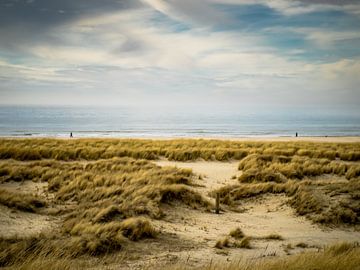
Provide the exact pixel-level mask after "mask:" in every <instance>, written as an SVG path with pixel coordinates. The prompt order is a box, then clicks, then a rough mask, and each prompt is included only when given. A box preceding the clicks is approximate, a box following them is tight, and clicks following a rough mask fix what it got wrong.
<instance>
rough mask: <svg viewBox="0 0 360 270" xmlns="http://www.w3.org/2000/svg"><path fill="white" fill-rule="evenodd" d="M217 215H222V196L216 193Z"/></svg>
mask: <svg viewBox="0 0 360 270" xmlns="http://www.w3.org/2000/svg"><path fill="white" fill-rule="evenodd" d="M215 213H216V214H219V213H220V194H219V193H216V208H215Z"/></svg>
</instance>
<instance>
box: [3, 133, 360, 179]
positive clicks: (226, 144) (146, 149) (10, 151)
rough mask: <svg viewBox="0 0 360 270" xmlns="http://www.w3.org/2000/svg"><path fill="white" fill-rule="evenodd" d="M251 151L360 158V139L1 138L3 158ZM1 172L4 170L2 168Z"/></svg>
mask: <svg viewBox="0 0 360 270" xmlns="http://www.w3.org/2000/svg"><path fill="white" fill-rule="evenodd" d="M250 154H264V155H275V156H285V157H289V156H294V155H297V156H302V157H308V158H325V159H328V160H335V159H340V160H344V161H358V160H360V143H336V144H335V143H314V142H241V141H223V140H201V139H179V140H141V139H74V140H61V139H16V140H14V139H0V159H16V160H40V159H56V160H63V161H69V160H98V159H109V158H112V157H132V158H136V159H138V158H141V159H148V160H152V159H156V158H159V157H165V158H167V159H169V160H177V161H186V160H196V159H199V158H202V159H204V160H220V161H225V160H228V159H235V160H241V159H243V158H244V157H246V156H248V155H250ZM0 175H1V170H0Z"/></svg>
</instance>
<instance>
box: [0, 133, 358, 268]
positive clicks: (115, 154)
mask: <svg viewBox="0 0 360 270" xmlns="http://www.w3.org/2000/svg"><path fill="white" fill-rule="evenodd" d="M134 139H136V138H134ZM213 139H214V138H206V139H204V138H201V140H199V138H198V139H195V138H193V139H189V138H184V140H182V139H179V138H176V140H173V139H172V138H166V139H164V138H151V140H141V139H136V140H133V139H128V138H126V139H125V138H124V139H114V138H106V139H103V138H84V139H82V138H76V137H75V138H72V139H69V138H60V140H58V139H54V138H45V139H44V138H6V139H3V140H2V148H1V150H0V154H1V155H3V156H2V159H0V169H1V172H2V174H1V176H0V180H1V181H0V202H1V205H0V208H1V216H0V237H2V238H3V239H13V238H14V237H18V236H20V237H38V235H43V234H50V235H52V234H53V233H54V232H56V235H62V234H63V230H64V229H63V228H64V226H65V225H66V224H67V223H66V222H67V219H68V217H69V216H68V214H67V213H72V211H74V212H73V213H76V214H72V216H73V217H74V218H77V217H80V218H79V219H76V220H75V221H73V222H74V223H73V224H74V225H72V226H74V228H73V229H72V231H74V230H80V233H79V232H78V231H77V232H76V234H74V235H70V236H66V235H67V234H65V235H64V236H63V237H70V238H69V239H68V240H67V242H69V243H72V242H71V241H74V240H72V239H73V238H74V237H75V238H76V237H80V236H81V235H82V234H81V230H84V231H86V235H88V234H89V232H90V233H91V230H92V229H91V228H92V226H97V227H95V228H97V229H96V230H97V231H99V230H105V229H106V230H112V229H111V228H112V227H110V226H107V223H109V224H112V226H115V224H118V225H119V226H122V225H121V224H123V223H124V224H127V223H126V222H128V221H127V219H126V218H125V219H124V217H123V214H121V215H120V214H119V213H121V211H125V212H124V213H127V214H126V215H129V216H130V218H129V220H133V219H132V218H140V220H142V221H141V222H145V221H143V218H145V219H146V220H147V221H146V222H149V224H151V231H154V232H156V234H155V233H154V235H156V236H152V237H149V238H147V237H146V236H139V240H136V241H133V240H131V239H128V240H126V241H125V240H121V241H122V242H121V246H122V248H123V249H124V251H121V250H120V251H117V250H114V251H113V252H112V254H113V255H111V256H112V257H111V258H113V259H109V261H108V262H106V264H107V265H109V267H110V268H109V269H117V268H118V267H120V266H121V267H122V268H123V269H144V268H147V269H159V268H166V267H169V266H170V265H173V264H177V265H186V267H189V268H191V267H201V266H204V265H206V264H208V263H209V258H212V261H214V262H216V263H220V264H223V263H225V264H226V263H235V262H238V261H239V260H240V259H241V260H260V259H262V258H286V257H288V256H290V257H291V256H295V254H302V253H304V252H313V251H315V252H320V251H322V250H323V249H324V247H325V246H327V245H334V244H337V243H339V242H348V243H352V242H354V241H355V242H356V241H360V232H359V222H358V217H357V214H356V213H355V212H349V211H350V210H349V209H354V211H356V209H357V202H356V200H354V199H352V198H356V196H357V195H356V194H357V193H356V192H358V186H357V181H358V180H357V179H358V178H357V175H358V166H359V160H358V158H359V156H358V154H357V153H358V152H359V144H358V142H360V137H298V138H294V137H267V138H253V137H252V138H232V139H231V140H229V139H227V138H221V139H219V138H216V139H217V140H215V141H214V140H213ZM272 142H274V144H273V143H272ZM304 142H306V143H305V144H304ZM325 142H326V143H329V144H324V143H325ZM209 145H210V148H209ZM304 147H305V148H304ZM149 149H150V150H149ZM161 149H162V150H161ZM119 151H120V152H119ZM149 151H150V152H149ZM151 153H152V154H151ZM192 155H196V156H192ZM144 158H145V159H148V160H144ZM304 164H307V165H306V166H305V165H304ZM134 166H135V167H134ZM270 170H271V171H270ZM139 171H140V172H139ZM254 171H255V173H254ZM162 174H165V175H166V176H165V177H161V175H162ZM159 175H160V176H159ZM179 175H183V176H179ZM124 179H125V180H124ZM176 179H177V180H176ZM123 181H129V182H128V183H127V182H125V183H127V184H126V185H125V186H124V184H122V183H123ZM144 181H145V182H144ZM149 181H154V183H153V184H149V183H148V182H149ZM168 181H170V182H168ZM172 181H174V182H172ZM180 187H181V189H180V190H181V191H177V189H178V188H180ZM152 189H153V190H152ZM127 190H129V191H127ZM159 190H165V191H163V192H164V193H163V194H169V195H161V196H165V197H160V199H155V198H156V196H157V195H156V196H155V195H154V194H159ZM276 190H279V191H276ZM291 190H293V191H291ZM137 191H139V192H137ZM147 192H150V193H149V195H146V194H147ZM177 192H179V193H177ZM214 192H215V193H216V192H217V193H219V194H220V193H221V194H223V195H221V196H222V197H221V203H220V208H221V210H220V214H215V212H214V211H215V210H214V207H215V206H214V205H215V201H216V200H215V197H214ZM113 193H114V194H115V195H112V194H113ZM85 194H87V195H85ZM124 194H127V195H124ZM132 194H136V195H132ZM27 196H29V199H27ZM33 196H35V197H33ZM81 196H85V197H84V199H81V198H82V197H81ZM122 196H126V197H122ZM307 196H308V197H307ZM19 198H20V199H19ZM165 198H166V199H165ZM303 198H304V199H303ZM12 200H13V201H12ZM22 200H24V203H23V202H22ZM36 200H40V202H41V204H40V203H37V204H34V205H33V206H31V207H30V206H28V205H27V203H31V202H32V201H36ZM9 201H10V202H11V203H9ZM27 201H28V202H27ZM139 203H140V204H139ZM138 204H139V206H137V205H138ZM81 205H86V208H85V209H81V208H79V207H81ZM95 205H98V206H96V207H94V206H95ZM109 205H110V208H109ZM321 205H323V206H321ZM318 206H321V207H320V208H319V207H318ZM29 207H30V208H29ZM118 207H121V208H118ZM136 207H139V208H136ZM344 207H350V208H344ZM78 208H79V209H81V210H78ZM109 209H112V210H111V211H115V212H114V213H112V212H108V211H110V210H109ZM114 209H115V210H114ZM116 209H123V210H116ZM126 209H130V210H126ZM134 209H135V210H134ZM138 209H140V210H138ZM76 211H80V212H76ZM84 211H88V212H87V213H88V214H86V215H82V214H81V213H82V212H84ZM91 211H93V212H94V214H90V213H92V212H91ZM117 211H120V212H117ZM126 211H128V212H126ZM134 211H139V212H140V213H145V214H136V213H137V212H134ZM351 211H353V210H351ZM348 212H349V213H350V214H347V216H344V217H342V215H343V213H348ZM111 213H112V214H111ZM134 213H135V214H134ZM91 215H93V217H92V218H91V219H90V220H89V221H87V218H88V216H91ZM99 216H100V217H101V216H105V217H106V219H104V218H102V219H101V220H104V221H101V222H95V221H94V220H96V219H99ZM320 218H321V219H320ZM318 220H325V221H321V222H319V221H318ZM129 222H130V221H129ZM131 222H133V221H131ZM138 222H139V221H137V222H136V223H134V225H132V226H140V227H141V226H145V225H141V224H142V223H138ZM70 224H72V223H70ZM76 224H86V226H85V225H81V226H85V227H84V228H83V229H81V228H82V227H81V226H80V225H76ZM136 224H140V225H136ZM146 224H147V223H146ZM66 226H69V225H66ZM146 226H150V225H146ZM108 228H109V229H108ZM234 229H239V230H241V232H242V233H243V234H244V235H245V237H246V239H249V240H248V241H250V244H248V246H246V247H241V245H240V240H238V239H236V238H234V237H231V236H230V233H231V231H233V230H234ZM94 230H95V229H94ZM108 233H109V234H110V233H112V232H111V231H109V232H108ZM79 235H80V236H79ZM124 235H126V234H125V233H124ZM145 235H146V234H145ZM52 237H55V236H52ZM81 237H82V236H81ZM86 237H87V236H86ZM95 237H100V236H98V235H97V234H95ZM142 238H144V239H142ZM224 239H226V241H227V242H226V244H225V246H223V247H222V246H220V248H219V247H216V246H218V245H219V244H218V243H219V241H225V240H224ZM93 245H94V244H93ZM70 248H72V247H70ZM124 254H131V256H129V257H126V256H125V257H124ZM54 256H55V255H54ZM95 258H96V259H95V260H96V263H95V265H96V266H95V268H94V269H102V267H103V264H104V261H102V259H101V257H95ZM120 258H121V259H120Z"/></svg>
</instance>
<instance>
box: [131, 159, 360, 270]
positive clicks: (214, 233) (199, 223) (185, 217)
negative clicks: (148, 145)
mask: <svg viewBox="0 0 360 270" xmlns="http://www.w3.org/2000/svg"><path fill="white" fill-rule="evenodd" d="M156 164H158V165H160V166H176V167H178V168H191V169H192V170H193V172H194V173H195V174H197V175H201V178H202V179H199V180H196V181H197V182H198V183H197V184H200V185H201V186H199V187H196V189H197V190H198V191H199V192H200V193H202V194H203V195H204V196H207V194H208V192H209V191H210V190H213V189H216V188H218V187H221V186H223V185H228V184H234V183H236V179H232V176H234V175H239V174H240V173H241V172H239V171H238V170H237V164H238V163H237V162H203V161H200V162H172V161H166V160H161V161H157V162H156ZM208 198H209V197H208ZM209 199H210V198H209ZM212 200H213V199H212ZM287 200H288V198H287V197H286V196H285V195H265V196H262V197H259V198H256V199H251V200H244V202H243V204H242V208H244V209H245V211H244V212H242V213H239V212H233V211H230V210H226V211H225V212H224V213H222V214H220V215H216V214H214V213H209V212H202V211H198V210H192V209H188V208H185V207H183V206H175V207H174V206H171V207H170V206H169V207H167V208H166V209H165V211H166V213H167V216H166V217H165V219H164V220H156V221H154V224H155V226H156V227H157V229H158V230H159V231H161V232H163V233H169V234H174V233H175V234H176V235H177V236H178V237H179V239H180V240H182V241H184V243H185V242H188V243H191V245H192V246H193V248H190V249H186V250H182V251H181V250H180V251H179V250H177V251H171V250H167V251H166V252H163V253H158V254H156V260H154V258H153V255H149V257H148V258H147V259H146V260H147V261H148V262H149V261H150V262H152V263H153V264H154V265H153V266H158V265H159V263H161V261H163V263H164V264H166V263H169V262H168V259H167V258H169V256H172V258H173V260H175V261H177V262H180V263H181V262H184V263H185V262H186V263H187V265H193V266H197V265H201V264H206V263H209V262H210V260H213V261H222V260H224V261H238V260H239V259H240V258H244V257H245V258H254V259H255V258H260V257H266V256H278V255H280V256H281V255H286V254H293V253H297V252H301V251H303V250H304V249H303V248H300V247H295V246H296V245H297V244H299V243H305V244H306V245H308V246H309V247H308V248H307V249H309V248H312V249H314V248H315V249H316V248H320V247H323V246H324V245H327V244H332V243H336V242H339V241H360V232H356V231H354V229H353V228H336V229H329V228H325V227H321V226H319V225H316V224H312V223H311V221H309V220H307V219H306V218H304V217H299V216H296V215H295V213H294V210H293V209H292V208H291V207H289V206H288V205H287V204H286V202H287ZM236 227H240V228H241V229H242V231H243V232H244V233H245V234H246V235H248V236H252V237H261V236H266V235H268V234H272V233H276V234H279V235H281V236H282V237H283V238H284V240H283V241H278V240H261V239H255V240H252V241H251V245H252V247H253V248H252V249H239V248H225V249H222V250H219V249H216V248H214V245H215V243H216V241H217V240H218V239H221V238H223V237H226V236H227V235H229V232H230V231H231V230H232V229H234V228H236ZM288 244H290V245H291V246H292V247H295V248H293V249H291V250H289V249H286V246H287V245H288ZM147 265H148V263H147ZM142 266H143V265H141V264H140V266H139V268H141V267H142ZM131 267H135V265H131ZM135 268H136V267H135Z"/></svg>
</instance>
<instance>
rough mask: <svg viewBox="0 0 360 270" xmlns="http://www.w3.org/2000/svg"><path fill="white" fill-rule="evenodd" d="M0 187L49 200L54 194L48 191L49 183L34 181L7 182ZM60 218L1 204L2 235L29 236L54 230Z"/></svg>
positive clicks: (0, 227)
mask: <svg viewBox="0 0 360 270" xmlns="http://www.w3.org/2000/svg"><path fill="white" fill-rule="evenodd" d="M0 188H2V189H5V190H8V191H11V192H16V193H24V194H25V193H31V194H34V195H38V196H40V197H43V198H45V199H47V200H49V199H50V198H51V197H52V196H53V195H52V194H49V193H48V192H46V191H47V183H35V182H32V181H24V182H7V183H2V184H0ZM58 221H59V218H57V217H54V216H51V215H48V214H46V211H42V213H28V212H23V211H19V210H16V209H11V208H8V207H6V206H3V205H0V237H5V238H6V237H14V236H21V237H27V236H32V235H37V234H39V233H41V232H47V231H51V230H54V229H55V228H57V227H58Z"/></svg>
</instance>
